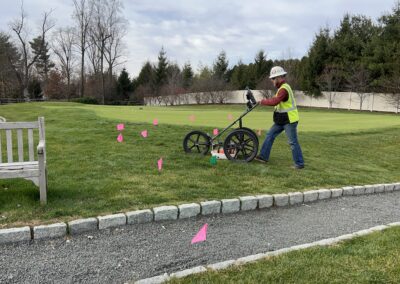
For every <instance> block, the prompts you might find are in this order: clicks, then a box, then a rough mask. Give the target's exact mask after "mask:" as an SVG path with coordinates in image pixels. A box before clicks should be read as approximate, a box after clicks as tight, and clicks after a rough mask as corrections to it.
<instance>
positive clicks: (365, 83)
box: [347, 64, 370, 110]
mask: <svg viewBox="0 0 400 284" xmlns="http://www.w3.org/2000/svg"><path fill="white" fill-rule="evenodd" d="M348 70H349V71H348V73H349V74H351V75H350V76H348V77H347V83H348V86H349V88H350V90H351V91H352V92H356V94H357V96H358V99H359V103H360V104H359V107H360V110H361V109H362V105H363V103H364V100H365V99H366V98H367V97H368V96H369V93H368V87H369V84H370V77H369V72H368V70H367V69H366V68H365V66H363V65H362V64H357V65H351V66H349V67H348Z"/></svg>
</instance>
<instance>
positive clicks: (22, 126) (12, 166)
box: [0, 117, 47, 204]
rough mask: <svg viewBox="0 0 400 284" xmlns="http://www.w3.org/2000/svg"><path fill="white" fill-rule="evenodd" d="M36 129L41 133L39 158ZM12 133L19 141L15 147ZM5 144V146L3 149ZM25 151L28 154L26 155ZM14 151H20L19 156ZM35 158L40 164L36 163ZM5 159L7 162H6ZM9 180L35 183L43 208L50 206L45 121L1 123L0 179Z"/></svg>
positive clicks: (40, 118)
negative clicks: (35, 136)
mask: <svg viewBox="0 0 400 284" xmlns="http://www.w3.org/2000/svg"><path fill="white" fill-rule="evenodd" d="M34 129H38V132H39V134H38V137H39V141H38V145H37V147H36V150H37V151H36V153H37V154H36V155H35V153H34V148H33V145H34V135H33V131H34ZM25 132H26V133H27V137H28V139H27V140H28V144H27V145H26V146H25V147H24V139H23V134H24V133H25ZM13 133H14V134H16V137H17V139H14V140H16V144H13ZM25 140H26V139H25ZM2 142H3V143H2ZM2 144H5V146H4V148H3V146H2ZM24 148H25V149H27V150H28V151H25V153H24ZM3 149H4V150H6V151H3ZM13 150H17V152H14V153H13ZM35 156H36V157H37V160H35ZM17 157H18V158H17ZM5 158H7V162H6V161H5ZM16 158H17V159H16ZM9 178H24V179H27V180H31V181H33V182H34V184H35V185H36V186H38V187H39V190H40V202H41V203H43V204H44V203H46V202H47V167H46V142H45V131H44V118H43V117H39V119H38V121H33V122H0V179H9Z"/></svg>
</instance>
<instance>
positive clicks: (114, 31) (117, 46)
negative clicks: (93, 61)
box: [104, 0, 126, 84]
mask: <svg viewBox="0 0 400 284" xmlns="http://www.w3.org/2000/svg"><path fill="white" fill-rule="evenodd" d="M106 7H107V9H106V18H107V21H106V22H107V25H108V30H109V33H110V37H109V38H108V39H107V41H106V45H105V52H104V57H105V60H106V61H107V64H108V70H107V72H108V81H109V84H110V83H111V81H112V76H113V70H114V68H115V67H116V66H118V65H119V64H121V63H122V62H119V60H120V58H121V56H122V39H123V37H124V35H125V34H126V20H125V19H124V18H123V17H121V15H120V14H121V12H122V9H123V4H122V2H121V1H120V0H111V1H107V5H106Z"/></svg>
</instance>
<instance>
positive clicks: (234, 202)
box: [221, 198, 240, 214]
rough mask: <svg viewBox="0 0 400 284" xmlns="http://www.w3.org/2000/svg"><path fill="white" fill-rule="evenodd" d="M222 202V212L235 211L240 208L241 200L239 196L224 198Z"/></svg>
mask: <svg viewBox="0 0 400 284" xmlns="http://www.w3.org/2000/svg"><path fill="white" fill-rule="evenodd" d="M221 204H222V208H221V212H222V213H223V214H229V213H235V212H239V210H240V200H239V199H238V198H232V199H222V200H221Z"/></svg>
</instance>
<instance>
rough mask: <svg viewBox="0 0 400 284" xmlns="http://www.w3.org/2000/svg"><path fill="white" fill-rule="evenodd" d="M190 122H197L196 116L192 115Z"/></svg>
mask: <svg viewBox="0 0 400 284" xmlns="http://www.w3.org/2000/svg"><path fill="white" fill-rule="evenodd" d="M189 120H190V121H191V122H194V121H195V120H196V117H195V116H194V114H192V115H190V116H189Z"/></svg>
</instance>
